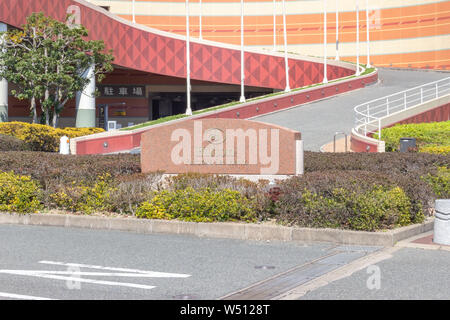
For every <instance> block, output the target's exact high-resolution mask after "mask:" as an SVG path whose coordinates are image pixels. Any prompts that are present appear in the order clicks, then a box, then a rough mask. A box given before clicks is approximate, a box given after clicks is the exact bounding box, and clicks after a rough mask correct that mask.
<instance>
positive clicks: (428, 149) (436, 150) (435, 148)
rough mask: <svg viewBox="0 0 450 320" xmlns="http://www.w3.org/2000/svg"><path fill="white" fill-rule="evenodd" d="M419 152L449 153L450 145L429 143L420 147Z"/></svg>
mask: <svg viewBox="0 0 450 320" xmlns="http://www.w3.org/2000/svg"><path fill="white" fill-rule="evenodd" d="M419 152H424V153H434V154H443V155H449V154H450V146H433V145H427V146H424V147H420V148H419Z"/></svg>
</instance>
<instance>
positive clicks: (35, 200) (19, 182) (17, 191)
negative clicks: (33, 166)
mask: <svg viewBox="0 0 450 320" xmlns="http://www.w3.org/2000/svg"><path fill="white" fill-rule="evenodd" d="M39 196H40V188H39V184H38V183H37V182H36V181H34V180H32V179H31V178H30V177H29V176H20V175H16V174H14V172H12V171H11V172H0V211H5V212H19V213H32V212H37V211H38V210H39V209H41V202H40V200H39Z"/></svg>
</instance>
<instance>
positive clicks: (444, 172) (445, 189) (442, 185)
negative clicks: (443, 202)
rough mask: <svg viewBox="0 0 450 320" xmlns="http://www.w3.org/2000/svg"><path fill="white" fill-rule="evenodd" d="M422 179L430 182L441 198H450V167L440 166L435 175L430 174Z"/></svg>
mask: <svg viewBox="0 0 450 320" xmlns="http://www.w3.org/2000/svg"><path fill="white" fill-rule="evenodd" d="M422 179H424V180H425V181H427V182H428V183H429V184H430V186H431V187H432V188H433V192H434V193H435V194H436V196H438V197H439V198H441V199H448V198H450V168H448V167H444V166H442V167H438V169H437V173H436V174H435V175H432V174H428V175H426V176H425V177H423V178H422Z"/></svg>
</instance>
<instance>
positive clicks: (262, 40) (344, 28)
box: [89, 0, 450, 70]
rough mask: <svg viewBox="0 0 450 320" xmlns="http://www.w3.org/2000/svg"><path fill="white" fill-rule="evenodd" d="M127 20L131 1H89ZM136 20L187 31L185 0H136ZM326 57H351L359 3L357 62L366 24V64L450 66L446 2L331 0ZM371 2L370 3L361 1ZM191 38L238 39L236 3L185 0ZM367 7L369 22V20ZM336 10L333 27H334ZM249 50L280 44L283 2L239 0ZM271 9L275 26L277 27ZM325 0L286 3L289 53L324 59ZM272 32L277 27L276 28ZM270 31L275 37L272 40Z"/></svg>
mask: <svg viewBox="0 0 450 320" xmlns="http://www.w3.org/2000/svg"><path fill="white" fill-rule="evenodd" d="M89 1H90V2H92V3H95V4H97V5H100V6H104V7H105V8H107V9H109V11H111V12H112V13H114V14H117V15H119V16H121V17H123V18H125V19H128V20H132V18H133V6H132V3H133V0H89ZM134 2H135V11H134V12H135V20H136V22H137V23H139V24H143V25H147V26H150V27H152V28H156V29H159V30H163V31H167V32H172V33H176V34H185V32H186V27H185V26H186V24H185V12H186V11H185V1H184V0H135V1H134ZM326 2H327V8H326V10H327V43H328V44H327V47H328V48H327V55H328V56H329V57H330V58H334V57H335V55H336V30H338V41H339V56H340V58H341V59H343V60H348V61H356V57H355V55H356V51H357V47H356V31H357V27H356V25H357V15H356V4H357V3H358V4H359V32H360V48H359V50H360V54H361V55H363V56H362V57H361V60H360V61H361V62H362V63H365V61H366V60H365V59H366V57H365V56H364V55H365V54H366V50H367V47H366V43H365V41H366V34H367V32H366V31H367V27H368V26H369V27H370V29H369V30H370V35H369V38H370V54H371V55H370V56H371V61H370V62H371V63H372V64H374V65H376V66H379V67H397V68H430V69H442V70H445V69H450V1H436V0H368V1H366V0H328V1H326ZM367 3H368V7H367V6H366V4H367ZM190 4H191V5H190V12H191V20H190V31H191V36H193V37H200V18H199V17H200V13H201V16H202V18H201V37H202V38H203V39H206V40H212V41H218V42H223V43H229V44H239V43H240V10H241V8H240V0H202V1H201V5H200V0H192V1H190ZM366 8H368V9H369V10H368V17H369V19H368V21H367V19H366ZM336 11H338V19H337V20H338V24H337V25H336ZM244 12H245V19H244V26H245V27H244V30H245V45H246V46H247V47H249V48H250V47H254V48H264V49H267V50H273V49H274V42H275V50H282V49H283V46H282V45H283V41H284V40H283V20H282V5H281V1H280V0H276V1H273V0H244ZM274 12H275V28H274ZM323 12H324V1H323V0H286V13H287V14H286V23H287V41H288V46H289V51H291V52H295V53H299V54H305V55H311V56H323V52H324V50H323V31H324V23H323V20H324V19H323ZM274 29H275V32H274ZM274 33H275V41H274Z"/></svg>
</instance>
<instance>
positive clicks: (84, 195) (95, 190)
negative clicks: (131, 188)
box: [50, 173, 116, 214]
mask: <svg viewBox="0 0 450 320" xmlns="http://www.w3.org/2000/svg"><path fill="white" fill-rule="evenodd" d="M111 180H112V179H111V175H110V174H108V173H107V174H105V175H103V176H100V177H98V180H97V181H96V182H95V184H94V185H92V186H87V185H83V184H80V185H77V184H76V183H75V182H73V183H72V186H70V187H65V188H63V189H62V190H60V191H58V192H56V193H54V194H51V195H50V199H51V201H52V202H53V203H54V205H55V206H56V207H57V208H61V209H66V210H69V211H72V212H83V213H86V214H91V213H93V212H95V211H109V209H110V202H109V199H110V197H111V193H113V192H114V191H115V190H116V188H114V187H113V186H112V183H111Z"/></svg>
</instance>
